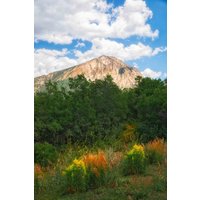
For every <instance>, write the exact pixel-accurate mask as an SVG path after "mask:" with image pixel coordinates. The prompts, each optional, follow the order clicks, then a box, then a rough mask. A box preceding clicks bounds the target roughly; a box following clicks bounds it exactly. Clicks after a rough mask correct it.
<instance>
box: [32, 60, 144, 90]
mask: <svg viewBox="0 0 200 200" xmlns="http://www.w3.org/2000/svg"><path fill="white" fill-rule="evenodd" d="M81 74H83V75H84V76H85V77H86V79H88V80H91V81H94V80H96V79H104V78H105V77H106V76H107V75H111V76H112V78H113V81H114V82H115V83H116V84H117V85H118V86H119V87H120V88H121V89H123V88H132V87H134V86H135V78H136V77H137V76H141V77H142V74H141V72H140V71H139V70H138V69H137V68H134V67H129V66H128V65H127V64H125V63H124V62H122V61H121V60H119V59H118V58H115V57H112V56H100V57H98V58H95V59H92V60H90V61H88V62H85V63H83V64H79V65H76V66H74V67H71V68H67V69H65V70H62V71H57V72H53V73H50V74H48V75H43V76H39V77H36V78H35V90H38V89H39V88H40V87H41V86H43V85H44V84H45V82H46V81H48V80H51V81H62V80H66V79H68V78H74V77H76V76H78V75H81Z"/></svg>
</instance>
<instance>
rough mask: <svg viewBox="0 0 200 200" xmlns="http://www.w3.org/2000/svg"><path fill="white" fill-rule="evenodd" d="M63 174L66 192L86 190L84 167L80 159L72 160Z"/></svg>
mask: <svg viewBox="0 0 200 200" xmlns="http://www.w3.org/2000/svg"><path fill="white" fill-rule="evenodd" d="M63 175H64V176H65V177H66V182H67V192H68V193H73V192H78V191H85V190H86V167H85V163H84V162H83V161H82V160H77V159H75V160H73V163H72V164H71V165H70V166H69V167H67V168H66V170H64V172H63Z"/></svg>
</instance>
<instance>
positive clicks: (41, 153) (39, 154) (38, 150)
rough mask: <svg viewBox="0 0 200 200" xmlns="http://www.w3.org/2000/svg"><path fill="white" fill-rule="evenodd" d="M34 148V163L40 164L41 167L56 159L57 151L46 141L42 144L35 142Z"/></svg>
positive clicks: (50, 163)
mask: <svg viewBox="0 0 200 200" xmlns="http://www.w3.org/2000/svg"><path fill="white" fill-rule="evenodd" d="M34 148H35V149H34V157H35V163H38V164H40V165H41V166H42V167H47V166H48V165H52V164H53V163H55V162H56V161H57V158H58V153H57V151H56V149H55V147H54V146H53V145H51V144H48V143H47V142H45V143H43V144H42V143H36V144H35V146H34Z"/></svg>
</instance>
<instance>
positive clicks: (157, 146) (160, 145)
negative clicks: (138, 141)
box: [146, 139, 165, 154]
mask: <svg viewBox="0 0 200 200" xmlns="http://www.w3.org/2000/svg"><path fill="white" fill-rule="evenodd" d="M146 149H147V150H154V151H156V152H159V153H160V154H164V153H165V142H164V139H155V140H153V141H150V142H149V143H148V144H146Z"/></svg>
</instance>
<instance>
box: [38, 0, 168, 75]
mask: <svg viewBox="0 0 200 200" xmlns="http://www.w3.org/2000/svg"><path fill="white" fill-rule="evenodd" d="M166 47H167V1H166V0H145V1H144V0H117V1H116V0H107V1H105V0H82V1H74V0H68V1H65V0H58V1H52V0H41V1H35V42H34V48H35V52H34V53H35V76H40V75H43V74H48V73H50V72H53V71H57V70H62V69H64V68H68V67H71V66H73V65H76V64H79V63H82V62H85V61H87V60H89V59H92V58H94V57H98V56H100V55H102V54H104V55H111V56H115V57H118V58H120V59H122V60H123V61H124V62H126V63H127V64H129V65H130V66H136V67H138V69H139V70H140V71H142V73H143V74H144V76H149V77H152V78H165V77H166V72H167V51H166Z"/></svg>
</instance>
